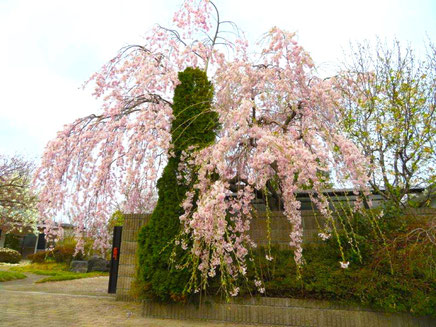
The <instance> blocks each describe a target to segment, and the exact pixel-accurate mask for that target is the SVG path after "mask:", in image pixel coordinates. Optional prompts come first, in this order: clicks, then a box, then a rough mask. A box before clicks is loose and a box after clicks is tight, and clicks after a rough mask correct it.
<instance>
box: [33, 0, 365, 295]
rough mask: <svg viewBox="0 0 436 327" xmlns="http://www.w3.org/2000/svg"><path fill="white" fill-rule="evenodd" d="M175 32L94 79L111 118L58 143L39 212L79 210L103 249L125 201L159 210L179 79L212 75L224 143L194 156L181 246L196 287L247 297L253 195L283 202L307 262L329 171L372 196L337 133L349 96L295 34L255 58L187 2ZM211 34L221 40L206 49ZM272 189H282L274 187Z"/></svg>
mask: <svg viewBox="0 0 436 327" xmlns="http://www.w3.org/2000/svg"><path fill="white" fill-rule="evenodd" d="M174 23H175V28H174V29H169V28H161V27H159V26H157V27H156V28H155V29H154V30H153V31H152V32H151V34H150V35H149V36H147V38H146V46H141V47H131V48H129V49H128V50H124V51H122V52H121V53H120V54H119V55H118V56H117V57H116V58H114V59H113V60H112V61H111V62H110V63H108V64H107V65H106V66H104V67H103V69H102V71H101V72H100V73H98V74H95V75H94V76H93V77H92V79H91V81H93V82H94V83H95V85H96V88H95V95H96V96H97V97H102V98H103V100H104V105H103V112H102V113H101V114H99V115H96V116H90V117H88V118H85V119H82V120H78V121H76V122H75V123H74V124H72V125H68V126H66V127H65V129H64V131H62V132H60V133H59V134H58V137H57V138H56V139H55V140H54V141H52V142H51V143H50V144H49V145H48V146H47V149H46V152H45V154H44V157H43V162H42V167H41V168H40V170H39V173H38V180H39V182H40V184H41V185H42V190H41V205H40V210H41V213H42V214H43V215H44V217H47V218H52V217H54V216H55V215H56V214H57V213H58V212H59V211H61V210H65V209H68V208H67V207H70V208H72V214H74V217H75V221H76V223H77V225H78V226H79V229H78V230H79V232H83V231H84V230H85V229H86V230H87V231H88V232H91V231H92V232H93V233H94V235H99V237H100V240H101V242H100V243H98V245H99V246H100V247H101V248H104V247H105V246H107V243H105V240H107V238H106V237H107V235H104V232H102V230H103V229H104V228H103V226H104V224H105V222H106V220H107V217H108V216H109V215H110V214H111V210H112V207H111V203H112V202H113V201H115V200H116V199H117V196H118V195H119V194H122V195H123V196H124V210H125V211H128V212H144V210H151V208H152V206H153V205H154V204H153V203H151V202H150V201H149V199H150V197H151V196H152V194H153V192H154V189H155V183H156V179H157V177H158V175H159V169H160V167H161V165H162V164H164V163H165V162H166V158H167V156H168V154H169V153H170V150H171V149H170V134H169V131H170V126H171V121H172V120H173V118H174V117H173V114H172V110H171V103H170V100H169V99H171V98H172V94H173V92H174V88H175V86H176V85H177V84H178V80H177V72H179V71H182V70H183V69H184V68H186V67H188V66H191V67H199V68H201V69H204V70H208V71H209V72H210V76H209V78H210V80H211V81H212V83H213V85H214V87H215V97H214V103H213V104H212V109H213V110H214V111H216V112H217V113H218V115H219V121H220V124H221V130H220V132H219V135H218V137H217V140H216V142H215V143H213V144H211V145H210V146H208V147H206V148H204V149H202V150H200V151H197V152H195V153H194V154H193V155H192V156H190V157H189V158H186V163H187V165H189V166H191V167H196V171H197V173H198V182H197V184H196V185H195V188H194V190H193V191H191V192H188V194H186V199H185V201H184V203H183V208H184V210H185V213H184V214H183V215H182V216H181V217H180V220H181V223H182V234H181V235H180V238H179V239H178V240H177V244H179V245H180V246H181V247H182V248H183V249H185V250H186V251H189V253H190V254H191V255H190V256H187V257H188V258H189V259H188V261H187V262H183V263H181V266H183V267H187V266H189V267H191V268H192V269H193V272H194V273H193V276H194V277H193V279H192V281H193V284H195V285H198V283H197V282H198V281H200V286H201V287H203V286H205V285H206V284H207V278H208V277H211V276H214V275H215V274H216V273H217V271H219V272H220V273H221V275H222V276H229V279H228V281H229V282H228V283H227V284H226V286H225V289H226V291H227V292H228V293H229V294H230V295H236V294H237V290H238V289H237V287H236V286H233V284H232V282H231V280H237V279H238V278H240V277H243V276H244V275H245V271H246V267H247V266H246V257H247V253H248V250H249V248H250V247H252V246H255V244H254V243H253V242H252V241H251V240H250V238H249V235H248V230H249V228H250V219H251V216H252V214H253V211H252V207H251V202H252V200H253V198H254V192H255V191H256V190H257V191H260V192H263V191H264V190H265V189H267V190H271V192H276V193H277V194H278V195H279V196H280V197H281V198H282V199H283V202H284V208H285V215H286V217H287V218H288V220H289V222H290V223H291V224H292V226H293V229H292V232H291V234H290V245H291V246H292V248H293V249H294V253H295V261H296V263H297V264H298V265H301V264H302V263H303V258H302V248H301V243H302V233H303V231H302V223H301V215H300V212H299V210H298V209H299V207H300V203H299V201H297V199H296V197H295V193H296V192H297V191H298V190H299V189H301V188H303V187H304V188H306V187H307V186H308V185H312V188H313V195H314V196H313V197H314V201H316V203H317V205H318V208H319V209H320V210H321V212H322V213H323V214H324V215H326V216H329V215H331V212H330V211H329V208H328V205H327V200H326V199H325V198H323V197H322V193H321V192H322V189H323V186H324V179H325V178H323V177H322V172H324V173H325V172H328V171H332V170H334V171H335V173H336V176H337V178H339V179H342V180H344V181H348V183H350V184H352V185H353V186H354V187H355V190H356V192H360V191H364V192H365V191H366V187H365V186H366V183H367V171H366V167H367V162H366V159H365V158H364V157H363V156H362V155H361V153H360V152H359V151H358V150H357V148H356V147H355V146H354V144H353V143H351V142H350V141H349V140H348V139H346V138H345V137H344V136H343V135H342V133H341V131H340V130H338V129H337V128H336V125H337V124H336V123H337V118H338V117H339V116H340V113H339V112H338V110H337V107H336V103H337V100H338V95H337V94H336V93H335V91H334V87H333V85H332V84H331V82H330V81H329V80H323V79H320V78H318V77H317V76H316V75H315V69H314V64H313V62H312V60H311V58H310V56H309V55H308V54H307V53H306V52H305V51H304V49H303V48H302V47H301V46H299V45H298V44H297V42H296V41H295V39H294V34H292V33H288V32H286V31H283V30H280V29H278V28H273V29H271V30H270V31H269V32H268V33H267V34H266V36H265V39H264V42H263V43H264V44H265V45H266V46H265V47H264V48H263V49H262V50H261V51H260V53H258V54H257V55H256V56H255V58H254V57H253V56H251V55H249V45H248V42H247V40H245V39H244V38H243V37H240V36H239V35H237V37H235V39H234V40H232V42H226V41H225V40H226V39H225V38H223V37H222V36H221V35H222V34H221V31H222V30H221V28H222V26H223V24H227V23H228V22H226V21H220V18H219V13H218V10H217V8H216V7H215V5H214V4H213V3H212V2H210V1H194V0H187V1H185V2H184V5H183V6H182V8H181V9H180V10H179V11H178V12H176V14H175V16H174ZM212 26H215V29H214V30H213V32H212V34H211V32H210V31H211V30H212ZM236 34H237V33H236ZM204 35H212V36H210V37H207V38H206V39H205V40H203V41H199V40H200V37H203V38H204ZM223 40H224V41H223ZM223 42H224V43H225V46H223V45H222V44H221V43H223ZM229 48H230V49H231V50H232V51H231V53H230V54H227V50H228V49H229ZM193 119H194V118H193ZM179 168H180V175H181V176H182V177H181V178H184V177H183V176H185V175H186V174H184V171H183V169H184V168H183V165H181V166H180V167H179ZM235 180H237V181H238V184H237V187H236V189H235V184H233V182H234V181H235ZM271 180H278V184H277V186H276V187H275V188H274V187H272V184H271ZM234 191H235V192H234ZM315 195H317V196H315ZM70 211H71V210H70ZM98 233H100V234H98ZM260 286H261V285H260ZM196 288H197V286H196V287H194V288H193V289H196Z"/></svg>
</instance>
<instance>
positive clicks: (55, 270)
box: [10, 262, 108, 283]
mask: <svg viewBox="0 0 436 327" xmlns="http://www.w3.org/2000/svg"><path fill="white" fill-rule="evenodd" d="M10 270H11V271H14V272H19V273H23V272H28V273H32V274H35V275H44V276H50V277H46V278H43V279H40V280H38V281H37V283H46V282H57V281H62V280H72V279H80V278H90V277H98V276H107V275H108V273H104V272H97V271H96V272H90V273H75V272H71V271H69V270H68V266H67V265H66V264H60V263H51V262H50V263H32V264H30V265H25V266H18V267H12V268H11V269H10Z"/></svg>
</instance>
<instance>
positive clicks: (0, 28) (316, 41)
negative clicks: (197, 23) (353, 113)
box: [0, 0, 436, 159]
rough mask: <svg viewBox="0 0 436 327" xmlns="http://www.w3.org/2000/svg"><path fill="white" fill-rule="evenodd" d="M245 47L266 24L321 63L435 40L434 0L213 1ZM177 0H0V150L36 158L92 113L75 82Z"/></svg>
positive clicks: (137, 38) (165, 21)
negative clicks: (348, 52)
mask: <svg viewBox="0 0 436 327" xmlns="http://www.w3.org/2000/svg"><path fill="white" fill-rule="evenodd" d="M215 3H216V4H217V6H218V7H219V9H220V14H221V17H222V19H224V20H231V21H233V22H235V23H237V25H238V26H239V27H240V28H241V29H242V30H243V31H244V32H245V33H246V36H247V37H248V38H249V40H251V41H256V40H258V39H259V38H260V37H261V35H262V34H263V33H264V32H266V31H268V30H269V29H270V28H271V27H272V26H279V27H281V28H284V29H287V30H289V31H296V32H297V33H298V40H299V42H300V44H301V45H303V47H304V48H305V49H306V50H308V51H309V52H310V54H311V55H312V57H313V58H314V60H315V63H316V64H318V65H321V67H324V68H328V67H334V66H335V65H336V64H337V63H338V62H339V60H340V59H341V58H342V52H343V50H344V49H347V48H348V44H349V42H350V41H362V40H364V39H369V40H374V39H375V37H376V36H377V35H378V36H380V37H381V38H387V39H392V38H393V37H396V38H398V39H399V40H400V41H402V42H403V43H404V44H407V43H410V44H411V45H412V46H413V47H415V48H418V49H419V50H420V51H423V48H424V44H425V42H426V40H428V38H430V39H431V40H432V41H433V42H436V0H414V1H410V0H365V1H353V0H329V1H326V0H319V1H316V0H312V1H311V0H305V1H302V0H299V1H294V0H287V1H285V0H281V1H280V0H267V1H258V0H215ZM180 4H181V0H160V1H157V0H153V1H152V0H142V1H139V0H138V1H133V0H123V1H121V0H119V1H112V0H110V1H109V0H105V1H97V0H87V1H82V0H75V1H67V0H63V1H59V0H57V1H49V0H39V1H31V0H28V1H26V0H23V1H20V0H0V45H1V51H0V95H1V97H0V123H1V125H0V153H2V154H3V153H6V154H15V153H17V154H22V155H24V156H25V157H27V158H31V159H36V158H38V157H40V156H41V154H42V152H43V149H44V146H45V144H46V143H47V142H48V141H49V140H50V139H52V138H54V137H55V135H56V132H57V131H58V130H60V129H62V126H63V125H64V124H66V123H69V122H72V121H73V120H74V119H75V118H78V117H81V116H84V115H87V114H89V113H92V112H96V111H98V104H97V103H96V102H95V101H94V100H93V99H92V97H91V96H90V95H89V92H87V91H82V90H81V89H80V86H81V85H82V83H83V82H84V81H86V80H87V79H88V78H89V76H90V75H92V73H94V72H95V71H97V70H98V69H99V68H100V67H101V66H102V65H103V64H104V63H105V62H106V61H108V60H109V59H111V58H112V57H113V56H114V55H115V54H116V53H117V50H119V49H120V48H121V47H123V46H125V45H128V44H132V43H136V44H137V43H141V40H142V36H143V35H144V32H146V31H147V30H149V29H150V28H151V27H152V25H153V24H155V23H159V24H161V25H164V26H169V25H170V22H171V19H172V14H173V12H174V11H175V10H176V9H177V8H178V7H179V6H180Z"/></svg>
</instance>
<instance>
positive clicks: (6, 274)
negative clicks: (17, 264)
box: [0, 271, 27, 282]
mask: <svg viewBox="0 0 436 327" xmlns="http://www.w3.org/2000/svg"><path fill="white" fill-rule="evenodd" d="M26 277H27V276H26V275H24V274H22V273H20V272H15V271H0V282H7V281H9V280H14V279H23V278H26Z"/></svg>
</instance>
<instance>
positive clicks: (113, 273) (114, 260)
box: [108, 226, 123, 293]
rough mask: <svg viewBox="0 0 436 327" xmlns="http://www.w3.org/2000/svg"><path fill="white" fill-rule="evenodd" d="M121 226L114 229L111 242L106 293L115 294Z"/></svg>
mask: <svg viewBox="0 0 436 327" xmlns="http://www.w3.org/2000/svg"><path fill="white" fill-rule="evenodd" d="M122 231H123V227H122V226H115V227H114V238H113V241H112V255H111V270H110V275H109V290H108V293H116V292H117V280H118V265H119V263H120V248H121V232H122Z"/></svg>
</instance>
